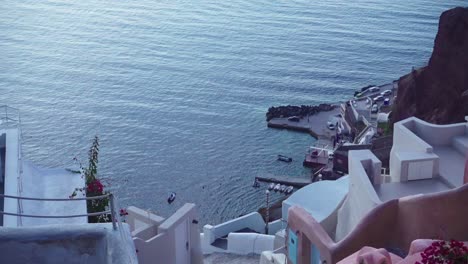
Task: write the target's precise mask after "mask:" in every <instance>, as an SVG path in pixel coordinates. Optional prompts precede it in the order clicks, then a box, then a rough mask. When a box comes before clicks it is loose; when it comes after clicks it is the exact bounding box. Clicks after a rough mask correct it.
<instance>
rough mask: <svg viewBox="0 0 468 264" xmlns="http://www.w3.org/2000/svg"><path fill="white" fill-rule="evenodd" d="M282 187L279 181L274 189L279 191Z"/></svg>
mask: <svg viewBox="0 0 468 264" xmlns="http://www.w3.org/2000/svg"><path fill="white" fill-rule="evenodd" d="M280 189H281V185H280V184H279V183H278V184H276V185H275V188H274V189H273V191H275V192H277V191H279V190H280Z"/></svg>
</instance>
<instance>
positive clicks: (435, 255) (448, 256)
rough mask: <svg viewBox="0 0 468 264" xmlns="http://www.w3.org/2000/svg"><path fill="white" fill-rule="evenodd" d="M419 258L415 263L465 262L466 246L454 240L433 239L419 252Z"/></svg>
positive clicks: (453, 263)
mask: <svg viewBox="0 0 468 264" xmlns="http://www.w3.org/2000/svg"><path fill="white" fill-rule="evenodd" d="M421 258H422V259H421V261H420V262H416V264H467V263H468V248H467V247H466V246H465V245H464V243H463V242H460V241H456V240H451V241H450V242H448V241H434V242H433V243H432V244H431V245H430V246H429V247H427V248H426V249H425V250H424V251H423V252H421Z"/></svg>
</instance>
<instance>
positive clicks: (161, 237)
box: [133, 204, 203, 264]
mask: <svg viewBox="0 0 468 264" xmlns="http://www.w3.org/2000/svg"><path fill="white" fill-rule="evenodd" d="M139 219H142V218H139ZM153 220H155V221H154V222H155V224H158V222H159V220H160V218H158V217H153ZM194 220H195V221H194ZM184 224H187V229H186V232H187V233H186V236H187V239H188V241H187V242H188V244H189V251H190V253H189V254H190V259H191V262H190V263H195V264H198V263H199V264H201V263H203V255H202V250H201V245H200V233H199V231H198V224H197V213H196V210H195V205H194V204H185V205H184V206H182V207H181V208H180V209H179V210H177V211H176V212H175V213H174V214H173V215H172V216H171V217H169V218H168V219H166V220H165V221H164V222H162V223H161V224H159V226H158V227H157V232H156V233H157V235H156V234H155V236H154V237H152V238H150V239H148V240H144V239H142V238H138V237H135V238H134V239H133V240H134V243H135V247H136V250H137V256H138V262H139V263H140V264H145V263H155V261H157V263H167V264H175V263H177V257H180V256H178V252H181V251H185V250H186V249H185V242H184V243H179V244H177V240H178V239H180V237H177V234H176V228H178V227H179V226H180V225H184ZM148 228H154V226H149V227H148ZM179 242H180V241H179ZM182 244H184V245H183V248H180V246H181V245H182ZM178 246H179V248H178Z"/></svg>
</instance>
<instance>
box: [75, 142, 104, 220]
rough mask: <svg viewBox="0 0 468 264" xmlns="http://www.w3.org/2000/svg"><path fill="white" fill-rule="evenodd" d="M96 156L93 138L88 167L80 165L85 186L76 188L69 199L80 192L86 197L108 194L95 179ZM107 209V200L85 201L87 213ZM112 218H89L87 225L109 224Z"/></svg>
mask: <svg viewBox="0 0 468 264" xmlns="http://www.w3.org/2000/svg"><path fill="white" fill-rule="evenodd" d="M98 156H99V138H98V136H95V137H94V139H93V143H92V145H91V148H90V149H89V152H88V167H83V166H82V164H81V163H80V167H81V172H82V175H83V177H84V178H85V183H86V186H85V187H84V188H76V189H75V191H74V192H73V194H72V195H71V196H70V198H73V197H75V196H76V195H77V192H78V191H79V192H81V193H83V194H84V195H86V197H96V196H101V195H105V194H108V193H109V192H108V191H106V190H104V188H105V186H104V185H103V184H102V182H101V180H100V179H98V178H97V166H98V161H99V159H98ZM108 208H109V198H108V197H106V198H104V199H97V200H88V201H87V210H88V213H96V212H103V211H106V210H108ZM111 221H112V218H111V216H110V215H108V214H106V215H99V216H89V217H88V222H89V223H103V222H111Z"/></svg>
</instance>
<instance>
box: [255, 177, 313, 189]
mask: <svg viewBox="0 0 468 264" xmlns="http://www.w3.org/2000/svg"><path fill="white" fill-rule="evenodd" d="M255 179H256V180H258V181H260V182H267V183H275V184H277V183H279V184H284V185H287V186H293V187H295V188H302V187H304V186H306V185H309V184H311V183H312V179H307V178H298V177H286V176H267V177H261V176H257V177H255Z"/></svg>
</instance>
